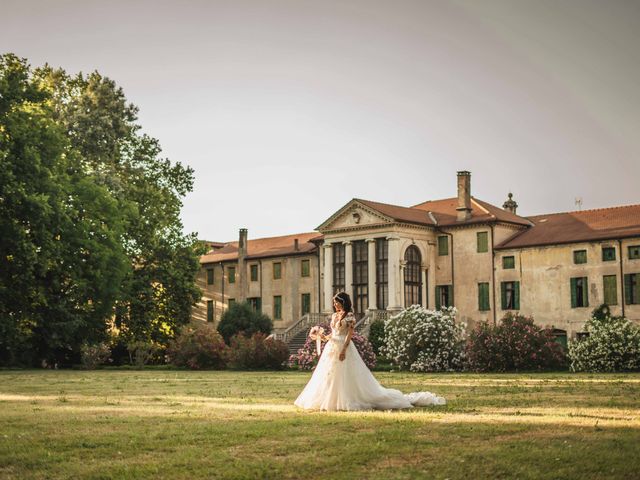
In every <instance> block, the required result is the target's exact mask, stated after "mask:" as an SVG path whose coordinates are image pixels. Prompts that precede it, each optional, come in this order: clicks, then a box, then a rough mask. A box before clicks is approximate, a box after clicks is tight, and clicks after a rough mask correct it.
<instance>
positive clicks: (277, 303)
mask: <svg viewBox="0 0 640 480" xmlns="http://www.w3.org/2000/svg"><path fill="white" fill-rule="evenodd" d="M273 318H274V319H275V320H280V319H281V318H282V297H281V296H280V295H277V296H275V297H273Z"/></svg>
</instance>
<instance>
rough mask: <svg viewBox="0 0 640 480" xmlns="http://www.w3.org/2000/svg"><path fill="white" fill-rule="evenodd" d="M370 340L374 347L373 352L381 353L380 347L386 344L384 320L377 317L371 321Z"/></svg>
mask: <svg viewBox="0 0 640 480" xmlns="http://www.w3.org/2000/svg"><path fill="white" fill-rule="evenodd" d="M369 341H370V342H371V347H372V348H373V353H375V354H376V355H380V347H382V345H384V320H382V319H377V320H374V321H373V322H371V326H370V327H369Z"/></svg>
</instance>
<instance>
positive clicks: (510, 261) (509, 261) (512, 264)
mask: <svg viewBox="0 0 640 480" xmlns="http://www.w3.org/2000/svg"><path fill="white" fill-rule="evenodd" d="M502 268H503V269H504V270H508V269H510V268H516V257H514V256H513V255H511V256H509V257H502Z"/></svg>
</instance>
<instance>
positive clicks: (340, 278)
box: [331, 243, 345, 295]
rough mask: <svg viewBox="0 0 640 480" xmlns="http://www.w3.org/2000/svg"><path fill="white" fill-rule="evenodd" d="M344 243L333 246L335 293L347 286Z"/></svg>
mask: <svg viewBox="0 0 640 480" xmlns="http://www.w3.org/2000/svg"><path fill="white" fill-rule="evenodd" d="M344 247H345V246H344V244H342V243H334V244H333V248H331V250H332V251H333V294H334V295H335V294H336V293H338V292H341V291H343V290H344V288H345V276H344V275H345V273H344Z"/></svg>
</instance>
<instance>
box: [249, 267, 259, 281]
mask: <svg viewBox="0 0 640 480" xmlns="http://www.w3.org/2000/svg"><path fill="white" fill-rule="evenodd" d="M250 268H251V281H252V282H257V281H258V265H251V267H250Z"/></svg>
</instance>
